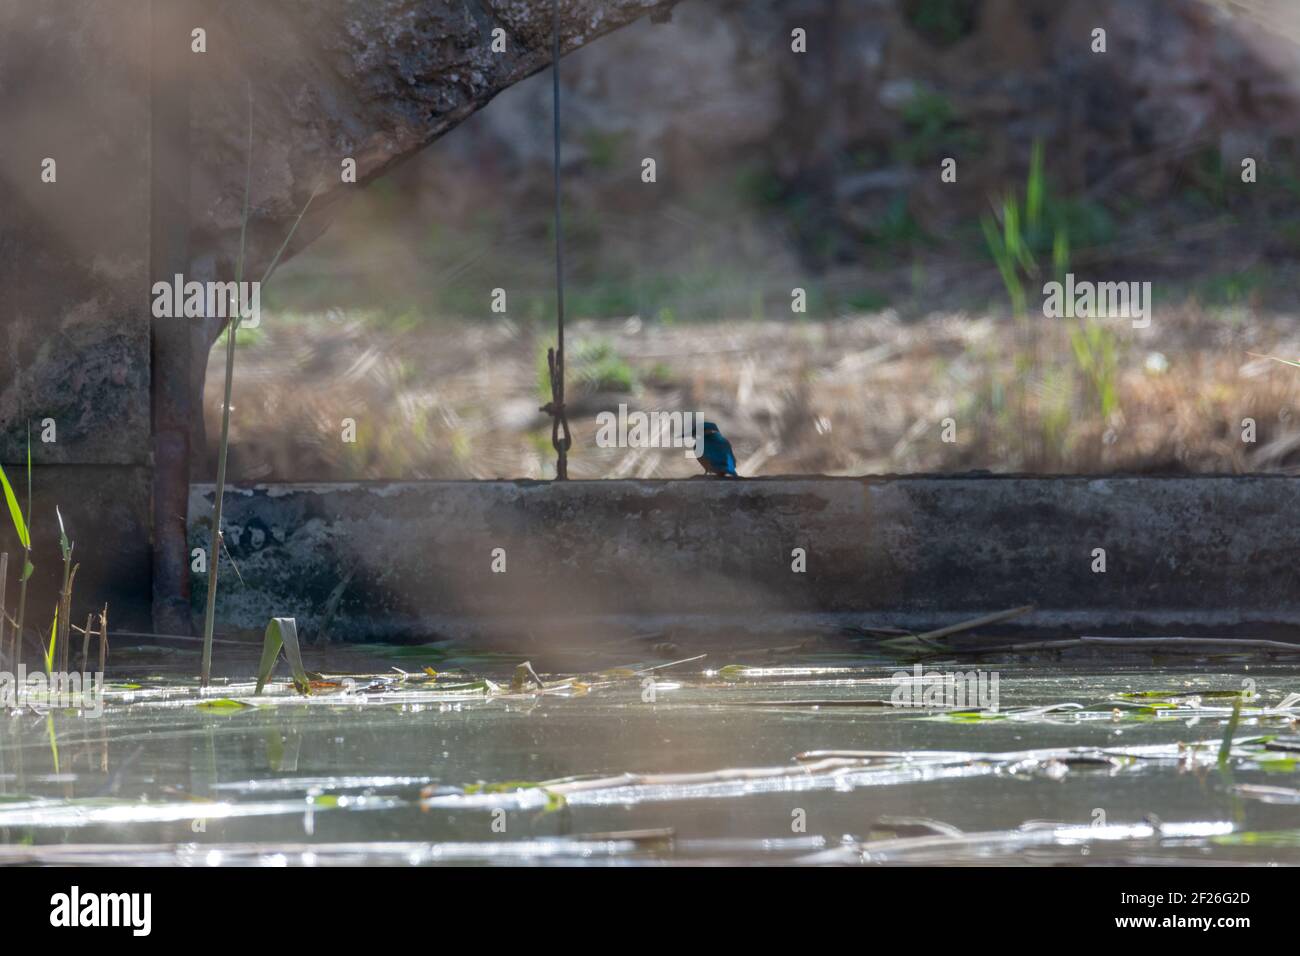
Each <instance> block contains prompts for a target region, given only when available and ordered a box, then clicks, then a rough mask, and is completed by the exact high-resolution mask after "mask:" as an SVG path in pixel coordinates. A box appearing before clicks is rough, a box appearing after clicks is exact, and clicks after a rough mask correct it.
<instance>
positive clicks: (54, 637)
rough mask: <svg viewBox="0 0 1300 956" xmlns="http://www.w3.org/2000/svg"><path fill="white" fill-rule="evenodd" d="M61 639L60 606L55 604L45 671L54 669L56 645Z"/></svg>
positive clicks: (46, 649)
mask: <svg viewBox="0 0 1300 956" xmlns="http://www.w3.org/2000/svg"><path fill="white" fill-rule="evenodd" d="M58 641H59V606H58V605H57V604H56V605H54V621H53V622H52V623H51V624H50V643H49V645H48V646H47V647H46V648H45V673H47V674H49V673H52V672H53V671H54V645H55V644H57V643H58Z"/></svg>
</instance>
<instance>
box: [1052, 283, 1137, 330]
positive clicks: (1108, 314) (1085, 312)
mask: <svg viewBox="0 0 1300 956" xmlns="http://www.w3.org/2000/svg"><path fill="white" fill-rule="evenodd" d="M1043 295H1044V296H1045V297H1046V298H1044V299H1043V315H1044V316H1046V317H1047V318H1049V319H1132V320H1133V328H1135V329H1145V328H1146V327H1147V326H1149V325H1150V324H1151V283H1150V282H1089V281H1087V280H1084V281H1082V282H1080V281H1077V280H1076V279H1075V278H1074V273H1073V272H1071V273H1068V274H1067V275H1066V276H1065V282H1049V283H1047V284H1046V285H1045V286H1043Z"/></svg>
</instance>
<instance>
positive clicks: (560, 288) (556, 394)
mask: <svg viewBox="0 0 1300 956" xmlns="http://www.w3.org/2000/svg"><path fill="white" fill-rule="evenodd" d="M551 14H552V21H551V104H552V105H551V113H552V122H553V132H554V136H555V325H556V347H555V348H553V349H547V350H546V369H547V371H548V372H549V373H550V377H551V400H550V401H549V402H547V403H546V404H545V405H543V406H542V407H541V409H540V411H543V412H545V413H546V414H547V415H550V416H551V446H552V447H553V448H554V449H555V478H556V480H557V481H565V480H567V479H568V477H569V461H568V457H569V447H570V446H571V445H572V444H573V436H572V435H571V434H570V433H569V418H568V416H567V414H566V413H565V409H564V232H563V229H562V223H561V220H560V0H551Z"/></svg>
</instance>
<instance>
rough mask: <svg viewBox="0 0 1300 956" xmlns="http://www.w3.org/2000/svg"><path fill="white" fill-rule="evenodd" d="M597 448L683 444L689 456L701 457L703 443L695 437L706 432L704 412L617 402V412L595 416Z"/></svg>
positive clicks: (680, 446)
mask: <svg viewBox="0 0 1300 956" xmlns="http://www.w3.org/2000/svg"><path fill="white" fill-rule="evenodd" d="M596 424H597V425H598V426H599V427H598V428H597V430H596V447H598V448H681V449H683V450H684V451H685V452H686V457H687V458H699V457H700V455H701V454H703V451H704V443H703V442H702V441H697V440H696V434H697V432H698V433H699V434H703V432H704V415H703V413H701V412H629V411H628V410H627V405H624V404H620V405H619V406H618V414H617V415H616V414H615V413H614V412H601V413H600V414H598V415H597V416H596Z"/></svg>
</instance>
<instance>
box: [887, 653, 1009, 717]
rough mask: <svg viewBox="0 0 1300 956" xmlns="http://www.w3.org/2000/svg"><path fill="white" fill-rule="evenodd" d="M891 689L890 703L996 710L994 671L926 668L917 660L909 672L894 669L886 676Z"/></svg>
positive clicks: (995, 677) (951, 708)
mask: <svg viewBox="0 0 1300 956" xmlns="http://www.w3.org/2000/svg"><path fill="white" fill-rule="evenodd" d="M890 682H891V683H892V684H893V685H894V692H893V693H892V694H891V695H890V698H889V700H890V703H892V704H893V705H894V706H895V707H928V708H936V709H943V710H963V709H966V708H970V707H978V708H979V709H980V710H988V711H994V712H996V711H997V709H998V672H997V671H984V670H973V671H966V672H964V673H963V672H961V671H956V672H948V673H943V672H939V671H926V670H925V669H924V668H923V667H922V666H921V665H920V664H916V665H914V666H913V668H912V673H910V674H909V673H908V672H907V671H895V672H894V674H893V676H892V677H891V678H890Z"/></svg>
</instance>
